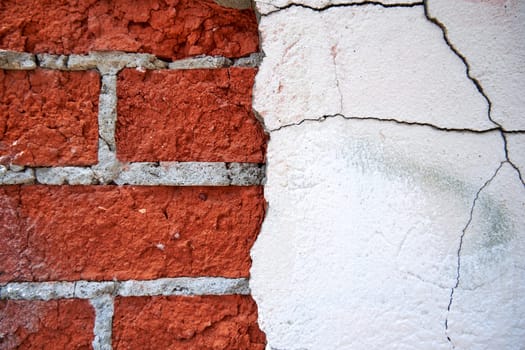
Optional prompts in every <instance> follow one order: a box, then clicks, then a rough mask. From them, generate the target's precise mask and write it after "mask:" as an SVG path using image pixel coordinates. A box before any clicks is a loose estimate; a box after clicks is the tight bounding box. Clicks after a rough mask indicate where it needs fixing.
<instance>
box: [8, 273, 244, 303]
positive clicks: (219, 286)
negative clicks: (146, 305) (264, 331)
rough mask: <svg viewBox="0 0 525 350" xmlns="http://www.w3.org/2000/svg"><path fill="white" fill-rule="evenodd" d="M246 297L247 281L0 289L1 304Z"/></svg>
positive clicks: (164, 280) (12, 285) (10, 285)
mask: <svg viewBox="0 0 525 350" xmlns="http://www.w3.org/2000/svg"><path fill="white" fill-rule="evenodd" d="M232 294H237V295H249V294H250V288H249V286H248V279H247V278H226V277H175V278H160V279H155V280H140V281H139V280H126V281H99V282H95V281H84V280H81V281H71V282H70V281H68V282H62V281H52V282H11V283H7V284H5V285H3V286H0V300H46V301H47V300H55V299H94V298H98V297H100V296H104V295H110V296H121V297H132V296H135V297H142V296H199V295H232Z"/></svg>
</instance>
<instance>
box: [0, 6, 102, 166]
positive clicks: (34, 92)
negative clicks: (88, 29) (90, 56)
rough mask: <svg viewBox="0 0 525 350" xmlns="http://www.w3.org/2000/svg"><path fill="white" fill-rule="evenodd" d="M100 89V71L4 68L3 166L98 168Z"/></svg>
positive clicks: (0, 89) (0, 93) (0, 92)
mask: <svg viewBox="0 0 525 350" xmlns="http://www.w3.org/2000/svg"><path fill="white" fill-rule="evenodd" d="M0 12H1V11H0ZM99 89H100V81H99V76H98V74H97V73H96V72H94V71H87V72H59V71H50V70H41V69H38V70H35V71H7V70H0V163H1V164H8V163H13V164H17V165H30V166H50V165H89V164H95V163H96V162H97V142H98V141H97V140H98V139H97V138H98V130H97V114H98V95H99Z"/></svg>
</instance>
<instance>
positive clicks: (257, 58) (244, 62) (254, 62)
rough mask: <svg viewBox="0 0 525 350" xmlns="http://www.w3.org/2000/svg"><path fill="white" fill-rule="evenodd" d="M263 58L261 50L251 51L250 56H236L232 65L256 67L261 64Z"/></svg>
mask: <svg viewBox="0 0 525 350" xmlns="http://www.w3.org/2000/svg"><path fill="white" fill-rule="evenodd" d="M263 58H264V54H263V53H262V52H257V53H252V54H251V55H250V56H246V57H241V58H237V59H236V60H235V61H234V63H233V66H234V67H252V68H256V67H259V66H260V65H261V63H262V60H263Z"/></svg>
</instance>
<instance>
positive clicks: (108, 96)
mask: <svg viewBox="0 0 525 350" xmlns="http://www.w3.org/2000/svg"><path fill="white" fill-rule="evenodd" d="M99 71H100V70H99ZM116 121H117V75H116V72H114V73H113V72H111V73H107V72H102V78H101V86H100V95H99V111H98V136H99V138H98V164H97V165H96V166H94V167H93V171H94V173H95V176H96V178H97V179H98V182H99V183H100V184H107V183H110V182H112V181H113V179H115V178H116V177H117V176H118V173H119V171H120V166H119V162H118V160H117V154H116V142H115V126H116Z"/></svg>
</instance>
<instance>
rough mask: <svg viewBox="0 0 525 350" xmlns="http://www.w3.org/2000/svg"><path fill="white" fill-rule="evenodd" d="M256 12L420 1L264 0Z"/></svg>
mask: <svg viewBox="0 0 525 350" xmlns="http://www.w3.org/2000/svg"><path fill="white" fill-rule="evenodd" d="M255 3H256V8H257V10H258V11H259V12H260V13H261V14H263V15H266V14H269V13H272V12H276V11H279V10H281V9H283V8H286V7H290V6H295V5H298V6H303V7H309V8H312V9H315V10H323V9H325V8H327V7H330V6H345V5H360V4H363V3H376V4H378V5H384V6H395V5H399V4H402V5H408V6H410V5H415V4H421V1H407V0H404V1H403V0H379V1H368V0H355V1H352V0H303V1H293V0H265V1H256V2H255Z"/></svg>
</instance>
